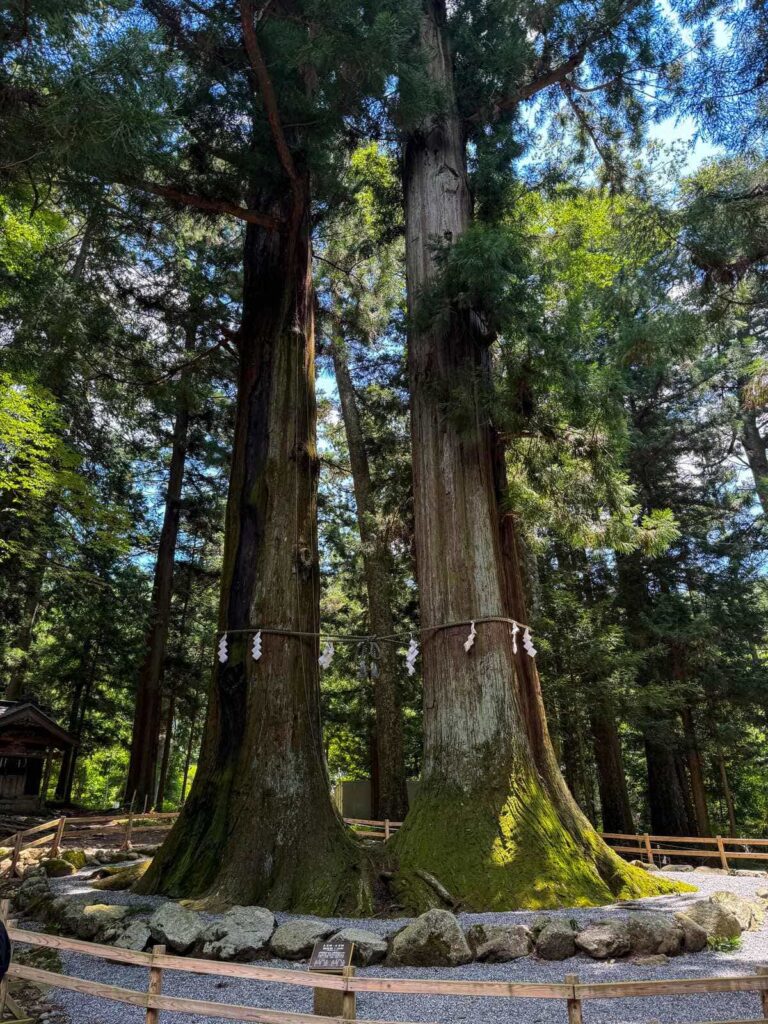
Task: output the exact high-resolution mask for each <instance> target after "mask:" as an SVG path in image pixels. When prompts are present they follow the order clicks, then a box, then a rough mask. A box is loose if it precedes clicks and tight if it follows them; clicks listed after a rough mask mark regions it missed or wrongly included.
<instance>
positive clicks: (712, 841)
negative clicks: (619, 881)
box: [602, 832, 768, 871]
mask: <svg viewBox="0 0 768 1024" xmlns="http://www.w3.org/2000/svg"><path fill="white" fill-rule="evenodd" d="M602 836H603V839H605V840H606V842H607V843H608V844H609V846H611V847H612V849H614V850H616V852H617V853H626V854H634V855H635V857H637V858H639V859H641V860H644V861H646V862H647V863H649V864H657V863H658V862H659V861H661V862H662V863H663V862H664V861H665V859H666V858H671V857H686V858H692V859H694V860H718V861H719V864H720V867H721V868H725V870H726V871H727V870H728V869H729V868H730V867H731V864H730V863H729V862H730V861H733V860H752V861H755V860H768V849H766V848H768V839H737V838H734V837H732V836H655V835H648V834H647V833H645V834H643V835H629V834H627V833H624V832H603V833H602ZM628 842H631V843H634V845H633V846H627V845H621V844H626V843H628ZM617 843H618V844H619V845H616V844H617ZM729 846H736V847H741V848H742V849H741V850H738V849H737V850H729V849H726V847H729ZM752 847H757V850H754V849H751V848H752ZM760 850H762V851H763V852H762V853H760V852H759V851H760Z"/></svg>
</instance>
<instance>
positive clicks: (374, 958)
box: [333, 928, 387, 967]
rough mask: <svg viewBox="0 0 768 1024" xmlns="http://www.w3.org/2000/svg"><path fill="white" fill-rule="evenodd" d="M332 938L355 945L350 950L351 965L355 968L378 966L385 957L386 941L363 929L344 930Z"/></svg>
mask: <svg viewBox="0 0 768 1024" xmlns="http://www.w3.org/2000/svg"><path fill="white" fill-rule="evenodd" d="M333 937H334V939H341V940H343V941H344V942H353V943H354V944H355V948H354V949H353V950H352V963H353V964H354V965H355V966H356V967H370V966H371V965H372V964H380V963H381V961H382V960H383V959H384V957H385V956H386V955H387V940H386V939H385V938H383V937H382V936H381V935H377V934H376V932H368V931H366V930H365V929H364V928H344V929H342V931H340V932H337V933H336V934H335V935H334V936H333Z"/></svg>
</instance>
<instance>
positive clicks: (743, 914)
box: [709, 889, 765, 932]
mask: <svg viewBox="0 0 768 1024" xmlns="http://www.w3.org/2000/svg"><path fill="white" fill-rule="evenodd" d="M709 898H710V900H711V901H712V902H713V903H719V904H720V906H721V907H725V909H726V910H729V911H730V912H731V913H732V914H733V916H734V917H735V918H736V920H737V921H738V922H739V927H740V928H741V930H742V931H743V932H746V931H757V929H758V928H759V927H760V925H761V924H762V923H763V921H764V920H765V910H764V909H763V908H762V907H758V905H757V902H756V901H753V900H745V899H744V897H743V896H738V895H737V894H736V893H735V892H726V891H725V890H723V889H721V890H720V891H718V892H713V893H712V895H711V896H710V897H709Z"/></svg>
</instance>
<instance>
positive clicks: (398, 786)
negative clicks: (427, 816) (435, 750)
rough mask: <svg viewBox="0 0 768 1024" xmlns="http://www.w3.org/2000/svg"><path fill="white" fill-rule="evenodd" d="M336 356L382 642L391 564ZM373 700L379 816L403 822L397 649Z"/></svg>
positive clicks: (344, 364)
mask: <svg viewBox="0 0 768 1024" xmlns="http://www.w3.org/2000/svg"><path fill="white" fill-rule="evenodd" d="M332 356H333V365H334V370H335V373H336V383H337V385H338V389H339V399H340V402H341V414H342V417H343V420H344V429H345V432H346V436H347V447H348V449H349V461H350V465H351V468H352V483H353V486H354V490H355V504H356V506H357V522H358V528H359V531H360V544H361V549H362V556H363V571H364V573H365V587H366V593H367V597H368V618H369V624H370V630H371V632H372V633H374V634H376V635H377V636H391V635H392V634H393V633H394V631H395V626H394V616H393V612H392V586H391V582H390V581H391V579H392V565H391V558H390V553H389V550H388V548H387V543H386V540H385V539H384V538H383V537H382V536H381V534H380V532H379V528H378V524H377V521H376V508H375V499H374V495H373V489H372V485H371V472H370V466H369V463H368V453H367V451H366V445H365V437H364V435H363V427H362V423H361V422H360V412H359V410H358V407H357V397H356V395H355V389H354V385H353V383H352V376H351V374H350V372H349V363H348V358H347V351H346V346H345V345H344V342H343V341H341V340H336V341H334V343H333V346H332ZM373 699H374V707H375V716H376V725H375V737H374V742H372V744H371V748H372V749H371V753H372V756H373V760H374V762H375V763H374V764H373V766H372V772H371V776H372V782H375V785H374V786H372V793H373V797H374V799H373V816H374V818H378V819H382V820H383V819H385V818H389V819H391V820H393V821H402V820H403V819H404V818H405V815H406V814H407V812H408V789H407V786H406V779H405V753H404V747H403V714H402V708H401V702H400V696H399V693H398V658H397V653H396V649H395V647H394V645H393V644H391V643H383V644H381V658H380V662H379V674H378V677H377V678H375V679H374V680H373Z"/></svg>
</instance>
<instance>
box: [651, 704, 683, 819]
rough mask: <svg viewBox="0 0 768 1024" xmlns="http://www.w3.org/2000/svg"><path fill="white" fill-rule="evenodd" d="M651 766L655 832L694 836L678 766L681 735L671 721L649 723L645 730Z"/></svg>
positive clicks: (652, 815)
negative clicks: (678, 746) (673, 730)
mask: <svg viewBox="0 0 768 1024" xmlns="http://www.w3.org/2000/svg"><path fill="white" fill-rule="evenodd" d="M643 738H644V741H645V760H646V764H647V767H648V808H649V811H650V815H651V831H652V832H653V833H654V834H655V835H670V836H686V835H690V832H689V829H690V822H689V820H688V811H687V809H686V805H685V793H684V791H683V787H682V785H681V783H680V775H679V773H678V769H677V738H676V736H675V735H674V733H673V732H672V727H671V723H670V722H668V721H658V722H652V723H649V724H648V725H647V726H646V728H645V730H644V733H643Z"/></svg>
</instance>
